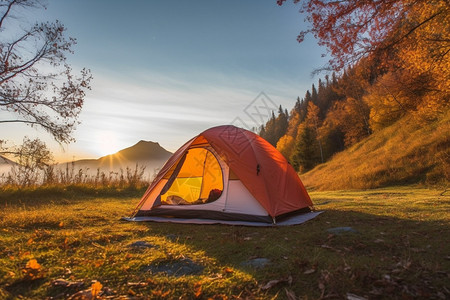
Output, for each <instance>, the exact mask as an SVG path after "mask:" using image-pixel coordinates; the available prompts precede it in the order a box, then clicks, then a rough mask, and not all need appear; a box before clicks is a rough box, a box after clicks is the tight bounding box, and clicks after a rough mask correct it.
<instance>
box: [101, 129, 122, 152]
mask: <svg viewBox="0 0 450 300" xmlns="http://www.w3.org/2000/svg"><path fill="white" fill-rule="evenodd" d="M96 150H97V152H98V153H99V154H100V155H102V156H103V155H108V154H112V153H115V152H117V151H119V150H120V149H119V143H118V139H117V135H116V134H115V133H114V132H112V131H100V132H99V133H98V134H97V149H96Z"/></svg>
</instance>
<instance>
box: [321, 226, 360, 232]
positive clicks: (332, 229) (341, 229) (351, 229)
mask: <svg viewBox="0 0 450 300" xmlns="http://www.w3.org/2000/svg"><path fill="white" fill-rule="evenodd" d="M327 231H328V232H329V233H333V234H341V233H346V232H348V233H358V231H357V230H356V229H353V228H352V227H334V228H329V229H327Z"/></svg>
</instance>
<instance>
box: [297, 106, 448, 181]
mask: <svg viewBox="0 0 450 300" xmlns="http://www.w3.org/2000/svg"><path fill="white" fill-rule="evenodd" d="M301 178H302V181H303V183H304V184H305V185H306V186H307V187H308V188H311V189H319V190H330V189H332V190H337V189H366V188H377V187H383V186H390V185H404V184H411V183H429V184H442V183H443V184H445V183H448V181H449V180H450V113H447V114H446V115H445V116H444V117H443V118H441V119H440V120H439V121H436V122H433V123H428V124H427V123H421V122H418V121H417V120H416V119H414V118H412V117H411V116H407V117H404V118H402V119H400V120H399V121H397V122H396V123H394V124H393V125H391V126H389V127H386V128H384V129H382V130H380V131H377V132H375V133H373V134H372V135H371V136H369V137H368V138H366V139H364V140H362V141H361V142H359V143H356V144H355V145H353V146H351V147H350V148H348V149H346V150H344V151H342V152H340V153H337V154H336V155H335V156H333V158H332V159H331V160H329V161H328V162H326V163H324V164H321V165H318V166H317V167H315V168H314V169H312V170H311V171H309V172H307V173H305V174H303V175H301Z"/></svg>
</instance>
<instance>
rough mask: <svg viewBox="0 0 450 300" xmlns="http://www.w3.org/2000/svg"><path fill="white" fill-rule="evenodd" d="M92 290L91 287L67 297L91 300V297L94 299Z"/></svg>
mask: <svg viewBox="0 0 450 300" xmlns="http://www.w3.org/2000/svg"><path fill="white" fill-rule="evenodd" d="M91 292H92V290H91V289H87V290H82V291H78V292H76V293H75V294H73V295H71V296H70V297H69V298H67V300H91V299H94V298H93V297H92V293H91Z"/></svg>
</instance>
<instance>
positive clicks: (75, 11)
mask: <svg viewBox="0 0 450 300" xmlns="http://www.w3.org/2000/svg"><path fill="white" fill-rule="evenodd" d="M42 18H44V19H49V20H54V19H59V20H61V21H62V22H63V23H64V24H65V25H66V26H67V28H68V34H69V35H70V36H74V37H76V38H77V40H78V44H77V46H76V47H75V49H74V50H75V54H74V55H72V56H70V57H69V63H70V64H71V65H72V66H74V69H78V68H82V67H88V68H90V69H91V70H92V73H93V75H94V80H93V82H92V91H90V92H89V93H88V94H87V97H86V101H85V105H84V107H83V111H82V113H81V116H80V121H81V124H80V125H79V126H78V128H77V131H76V132H75V138H76V139H77V143H76V144H73V145H70V146H67V147H65V149H66V151H65V152H61V147H60V146H59V145H55V144H54V143H52V142H51V138H50V137H48V136H47V135H45V134H43V133H42V132H41V131H34V130H32V132H31V135H33V134H35V135H39V136H40V137H41V138H43V139H44V140H45V141H48V143H49V144H50V145H51V147H52V148H53V149H54V151H56V152H57V154H56V155H57V156H59V157H60V158H61V157H66V158H70V159H72V157H73V156H76V158H77V159H78V158H88V157H98V156H99V154H100V152H101V151H105V150H100V149H101V148H102V147H101V145H100V143H101V140H102V139H103V137H102V133H108V135H109V136H110V138H111V139H112V138H114V139H115V145H116V147H118V149H111V152H114V151H117V150H120V149H121V148H125V147H128V146H131V145H133V144H134V143H136V142H138V141H139V140H141V139H143V140H152V141H157V142H160V144H161V145H162V146H163V147H165V148H167V149H168V150H171V151H175V150H176V149H177V148H178V147H179V146H181V145H182V144H183V143H184V142H185V141H186V140H188V139H189V138H191V137H193V136H194V135H196V134H198V133H200V132H201V131H203V130H205V129H207V128H209V127H212V126H216V125H222V124H229V123H231V122H233V121H234V120H236V118H238V119H239V118H240V119H242V120H244V119H245V118H247V122H248V116H246V114H245V112H244V110H245V108H246V107H247V106H248V105H249V104H250V103H251V102H252V101H253V100H254V99H255V97H257V96H258V95H259V94H260V92H265V94H266V95H267V96H268V97H270V99H271V100H272V101H273V102H274V103H275V104H276V106H278V105H282V106H283V107H284V108H287V109H291V108H292V106H293V104H294V102H295V99H296V98H297V96H300V97H302V96H303V95H304V93H305V91H306V89H308V88H310V86H311V83H312V81H313V79H312V78H311V76H310V73H311V71H312V70H313V69H314V67H318V66H320V65H322V63H320V62H321V61H325V59H324V58H321V57H320V54H321V50H320V48H318V46H317V45H316V43H315V41H314V40H310V41H307V42H306V43H305V44H304V45H301V46H300V45H299V44H298V43H297V42H296V35H297V33H298V32H299V31H300V30H301V26H303V25H302V18H301V16H300V15H299V14H298V9H297V8H296V7H295V6H294V5H293V4H292V3H290V4H288V3H286V5H283V6H282V7H278V6H277V5H276V1H268V2H266V1H263V2H262V1H245V2H242V1H226V2H225V1H196V2H186V1H170V2H169V1H135V2H132V3H130V4H126V5H125V4H124V3H123V1H116V0H108V1H106V0H98V1H90V0H78V1H60V0H50V1H49V6H48V9H47V10H46V11H45V14H43V15H42ZM248 123H251V122H248ZM253 125H254V124H250V126H253ZM256 125H259V124H256ZM26 129H27V130H29V128H26ZM111 132H112V133H114V135H115V136H114V137H112V136H111ZM25 134H28V135H30V134H29V132H28V131H26V130H23V128H20V130H17V131H16V132H15V135H16V136H18V137H20V140H21V137H22V136H23V135H25ZM103 135H107V134H103ZM103 149H104V148H103ZM101 154H105V153H101Z"/></svg>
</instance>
